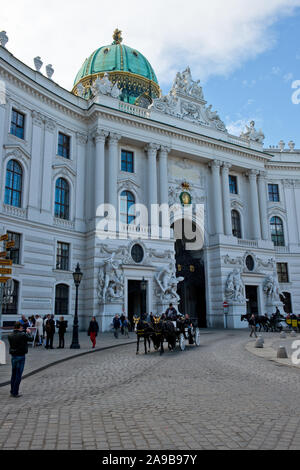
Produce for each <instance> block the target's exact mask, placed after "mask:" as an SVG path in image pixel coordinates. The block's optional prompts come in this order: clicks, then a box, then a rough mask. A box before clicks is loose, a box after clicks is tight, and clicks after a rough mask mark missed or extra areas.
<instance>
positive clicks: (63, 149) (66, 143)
mask: <svg viewBox="0 0 300 470" xmlns="http://www.w3.org/2000/svg"><path fill="white" fill-rule="evenodd" d="M70 141H71V138H70V137H69V136H68V135H65V134H62V133H61V132H59V134H58V150H57V154H58V155H59V156H60V157H64V158H70Z"/></svg>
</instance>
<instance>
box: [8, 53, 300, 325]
mask: <svg viewBox="0 0 300 470" xmlns="http://www.w3.org/2000/svg"><path fill="white" fill-rule="evenodd" d="M0 80H1V89H0V157H1V180H0V226H1V230H0V231H1V233H4V232H6V231H10V232H14V233H18V234H20V235H21V246H20V259H19V263H18V264H17V265H14V266H13V278H14V279H15V280H16V281H18V282H19V295H18V309H17V310H18V315H20V314H23V313H24V314H25V315H32V314H36V313H40V314H42V315H45V314H48V313H54V311H55V288H56V285H58V284H64V285H67V286H69V302H68V314H69V315H68V316H67V318H68V319H69V320H70V323H71V321H72V315H73V311H74V303H75V288H74V283H73V278H72V272H73V270H74V268H75V266H76V264H77V263H78V262H79V263H80V266H81V269H82V271H83V273H84V277H83V281H82V284H81V286H80V289H79V316H80V326H81V327H82V328H85V327H86V326H87V323H88V321H89V319H90V317H91V316H92V315H95V316H96V317H97V318H98V320H99V321H100V323H101V328H102V329H103V330H107V329H108V328H109V325H110V322H111V319H112V316H113V314H115V313H121V312H122V310H123V309H124V310H125V312H127V310H128V295H129V294H128V285H129V284H128V281H134V280H136V281H141V280H142V279H143V278H144V279H145V281H147V295H146V307H145V308H146V310H147V312H151V311H152V312H155V313H156V312H159V313H161V310H162V309H164V308H165V306H166V305H165V303H164V302H161V300H160V299H159V296H158V295H157V285H156V284H157V283H156V281H155V279H156V275H157V273H158V272H160V271H161V270H162V269H164V268H165V267H167V266H169V265H170V263H173V265H175V262H176V261H175V249H174V240H161V239H160V240H151V239H148V240H147V239H145V238H144V239H143V240H141V241H140V245H141V247H142V248H143V250H144V258H143V260H142V262H141V263H135V262H134V261H133V259H132V258H131V248H132V246H133V245H134V241H133V240H107V241H101V240H99V239H98V238H97V237H96V232H95V230H96V223H97V218H96V209H97V207H98V206H99V204H102V203H111V204H113V205H114V206H115V207H119V203H120V195H121V193H122V192H123V191H125V190H128V191H130V192H131V193H132V194H133V195H134V197H135V201H136V202H137V203H140V204H145V205H146V206H147V207H149V206H150V205H151V204H156V203H159V204H163V203H168V202H169V203H170V204H172V203H178V202H179V196H180V192H181V191H182V190H181V189H180V188H181V185H182V184H183V183H188V185H189V192H190V194H191V196H192V200H193V202H197V203H202V204H204V206H205V246H204V255H203V256H204V268H205V287H206V288H205V291H206V300H205V303H206V320H207V325H208V326H212V327H223V326H224V310H223V302H224V301H225V300H227V301H228V303H229V315H228V324H229V326H232V327H241V326H245V324H243V323H241V321H240V315H241V314H244V313H245V312H246V308H247V307H246V303H247V300H246V298H247V292H246V288H245V286H250V287H251V286H254V287H255V288H257V301H258V312H259V313H260V314H263V313H265V312H268V313H272V312H273V311H274V309H275V308H276V306H278V307H279V308H282V303H281V302H280V297H279V293H280V292H286V293H289V294H290V296H291V302H292V308H293V312H294V313H299V312H300V234H299V227H300V204H299V201H300V151H297V150H295V148H294V147H293V146H290V148H289V149H288V150H286V149H284V148H283V147H282V146H281V148H279V149H277V148H276V149H274V148H272V149H264V148H263V144H262V141H263V134H262V132H261V131H256V130H255V128H254V124H253V125H252V124H251V125H250V127H249V128H248V129H247V130H246V132H245V133H244V134H242V136H241V137H236V136H232V135H229V134H228V132H227V130H226V128H225V125H224V123H223V122H222V121H221V119H220V118H219V116H218V114H217V113H216V112H213V111H212V109H211V106H209V107H208V106H207V103H206V102H205V100H204V97H203V92H202V88H201V87H200V85H199V83H198V82H194V81H193V80H192V78H191V75H190V72H189V69H187V70H186V71H185V72H183V74H178V75H177V77H176V80H175V82H174V85H173V88H172V90H171V92H170V94H169V95H168V96H166V97H162V98H160V99H158V100H155V101H154V103H153V105H152V106H151V107H150V108H149V109H145V108H141V107H137V106H133V105H129V104H127V103H124V102H121V101H120V100H119V99H118V93H117V92H116V90H115V96H116V97H113V96H111V95H108V94H102V93H101V92H98V93H96V95H95V97H94V99H92V100H90V101H86V100H84V99H82V98H80V97H79V96H75V95H73V94H71V93H69V92H68V91H66V90H64V89H62V88H60V87H59V86H58V85H57V84H56V83H54V82H53V81H52V80H50V79H48V78H46V77H45V76H43V75H42V74H41V73H40V72H38V71H35V70H32V69H30V68H29V67H27V66H26V65H24V64H23V63H22V62H20V61H19V60H18V59H16V58H15V57H14V56H12V55H11V54H10V53H9V52H8V51H7V49H5V48H4V47H0ZM183 83H184V85H182V84H183ZM99 89H100V86H99ZM13 110H16V111H18V112H20V113H22V114H23V115H24V116H25V129H24V138H18V137H16V136H15V135H12V134H11V132H10V128H11V120H12V111H13ZM59 132H61V133H63V134H64V135H66V136H68V137H70V158H64V157H61V156H58V155H57V148H58V134H59ZM122 150H128V151H130V152H133V154H134V172H133V173H128V172H124V171H121V151H122ZM10 160H15V161H17V162H18V163H19V164H20V166H21V168H22V199H21V207H15V206H13V205H10V204H5V185H6V171H7V165H8V162H9V161H10ZM229 175H231V176H235V177H237V186H238V191H237V194H232V193H231V192H230V190H229V181H228V177H229ZM60 177H61V178H64V179H65V180H66V181H67V182H68V184H69V188H70V208H69V217H68V220H64V219H60V218H57V217H55V216H54V204H55V185H56V181H57V179H58V178H60ZM268 184H274V185H278V188H279V195H280V202H276V201H274V202H270V201H269V196H268ZM232 210H236V211H237V212H238V213H239V214H240V219H241V236H240V238H237V237H236V236H233V234H232V217H231V211H232ZM272 217H279V218H280V219H281V220H282V222H283V227H284V246H278V247H275V246H274V244H273V242H272V239H271V232H270V220H271V219H272ZM142 230H146V231H147V227H144V228H142ZM57 242H63V243H66V244H69V258H70V259H69V270H68V271H62V270H58V269H56V261H57V260H56V256H57V255H56V251H57ZM249 255H250V256H251V257H252V260H253V262H254V266H253V270H252V271H250V270H249V269H248V268H247V267H246V264H245V263H246V259H247V256H249ZM112 256H114V260H116V261H115V262H116V264H115V270H112V271H111V272H110V271H109V269H108V271H107V272H106V271H105V268H104V266H105V260H107V259H109V258H111V257H112ZM276 263H286V264H287V265H288V282H287V283H280V284H279V289H278V288H277V283H278V279H277V272H276ZM111 269H112V268H111V264H110V270H111ZM270 276H273V281H274V285H275V287H274V286H273V287H274V291H272V290H268V289H266V288H265V286H266V282H267V280H268V278H269V277H270ZM121 282H123V288H122V287H121ZM101 283H102V284H101ZM105 283H106V284H107V285H106V287H105V289H106V291H105V299H103V298H101V295H102V294H101V292H102V293H103V288H104V287H103V286H105ZM117 284H118V285H117ZM99 285H100V288H99ZM101 285H102V291H101ZM99 289H100V294H99ZM276 289H277V290H276ZM107 292H108V293H109V292H110V297H107V295H108V294H107ZM267 294H268V295H267ZM168 300H170V298H168ZM175 303H177V302H176V300H175ZM187 313H188V312H187ZM18 315H17V316H16V315H4V317H3V320H4V321H13V320H15V319H16V318H18Z"/></svg>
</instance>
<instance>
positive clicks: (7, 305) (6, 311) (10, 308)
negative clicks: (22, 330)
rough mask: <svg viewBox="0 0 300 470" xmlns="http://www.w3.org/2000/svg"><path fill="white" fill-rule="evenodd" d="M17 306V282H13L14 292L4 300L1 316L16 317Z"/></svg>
mask: <svg viewBox="0 0 300 470" xmlns="http://www.w3.org/2000/svg"><path fill="white" fill-rule="evenodd" d="M18 304H19V282H18V281H15V280H14V290H13V293H12V296H11V297H9V298H6V299H4V302H3V315H18V314H19V312H18Z"/></svg>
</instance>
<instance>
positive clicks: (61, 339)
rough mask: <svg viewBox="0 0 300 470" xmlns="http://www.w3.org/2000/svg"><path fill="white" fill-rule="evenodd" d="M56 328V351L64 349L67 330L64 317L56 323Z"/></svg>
mask: <svg viewBox="0 0 300 470" xmlns="http://www.w3.org/2000/svg"><path fill="white" fill-rule="evenodd" d="M56 328H58V337H59V346H58V349H64V347H65V333H66V331H67V328H68V322H67V321H65V319H64V317H60V319H59V320H57V322H56Z"/></svg>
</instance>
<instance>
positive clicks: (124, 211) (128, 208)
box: [120, 191, 135, 225]
mask: <svg viewBox="0 0 300 470" xmlns="http://www.w3.org/2000/svg"><path fill="white" fill-rule="evenodd" d="M134 205H135V197H134V195H133V194H132V193H130V192H129V191H123V192H122V194H121V204H120V220H121V222H122V223H123V224H128V225H129V224H132V223H133V222H134V220H135V207H134Z"/></svg>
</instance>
